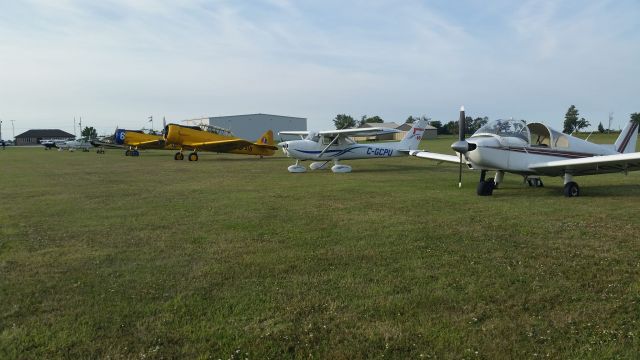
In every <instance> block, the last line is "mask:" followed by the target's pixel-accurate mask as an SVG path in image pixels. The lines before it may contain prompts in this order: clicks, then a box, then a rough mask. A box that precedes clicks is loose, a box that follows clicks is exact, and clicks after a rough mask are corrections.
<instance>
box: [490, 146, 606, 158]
mask: <svg viewBox="0 0 640 360" xmlns="http://www.w3.org/2000/svg"><path fill="white" fill-rule="evenodd" d="M487 147H489V148H492V149H498V150H504V151H515V152H519V153H526V154H534V155H545V156H556V157H564V158H569V159H582V158H588V157H592V156H594V154H589V153H578V152H571V151H558V150H552V149H548V150H547V149H537V148H505V147H493V146H487Z"/></svg>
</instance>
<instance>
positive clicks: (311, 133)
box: [306, 131, 320, 142]
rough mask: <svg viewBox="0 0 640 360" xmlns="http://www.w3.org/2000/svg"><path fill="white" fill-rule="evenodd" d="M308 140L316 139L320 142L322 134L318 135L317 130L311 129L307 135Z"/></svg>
mask: <svg viewBox="0 0 640 360" xmlns="http://www.w3.org/2000/svg"><path fill="white" fill-rule="evenodd" d="M306 139H307V140H311V141H315V142H318V140H320V136H319V135H318V133H317V132H315V131H310V132H309V135H307V138H306Z"/></svg>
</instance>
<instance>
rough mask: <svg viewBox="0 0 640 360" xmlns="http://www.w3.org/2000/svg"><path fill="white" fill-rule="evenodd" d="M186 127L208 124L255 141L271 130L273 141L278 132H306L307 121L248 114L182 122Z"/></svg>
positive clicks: (296, 118) (291, 117) (279, 116)
mask: <svg viewBox="0 0 640 360" xmlns="http://www.w3.org/2000/svg"><path fill="white" fill-rule="evenodd" d="M183 123H186V124H187V125H199V124H203V123H204V124H208V125H214V126H219V127H222V128H225V129H229V130H231V132H232V133H233V134H234V135H235V136H238V137H241V138H243V139H247V140H256V139H258V138H260V136H262V134H264V132H265V131H267V130H269V129H271V130H273V137H274V139H276V141H277V139H279V137H278V132H279V131H287V130H293V131H306V130H307V119H306V118H301V117H293V116H282V115H270V114H248V115H230V116H214V117H209V118H200V119H191V120H183Z"/></svg>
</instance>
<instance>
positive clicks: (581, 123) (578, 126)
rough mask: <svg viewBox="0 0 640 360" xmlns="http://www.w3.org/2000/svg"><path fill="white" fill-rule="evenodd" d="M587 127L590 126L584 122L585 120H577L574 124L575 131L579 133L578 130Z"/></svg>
mask: <svg viewBox="0 0 640 360" xmlns="http://www.w3.org/2000/svg"><path fill="white" fill-rule="evenodd" d="M589 126H591V124H590V123H589V122H588V121H587V120H585V118H580V120H578V121H577V122H576V128H575V129H576V131H577V132H579V131H580V130H582V129H586V128H588V127H589Z"/></svg>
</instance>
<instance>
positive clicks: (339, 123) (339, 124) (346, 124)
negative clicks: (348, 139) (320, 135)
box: [333, 114, 356, 130]
mask: <svg viewBox="0 0 640 360" xmlns="http://www.w3.org/2000/svg"><path fill="white" fill-rule="evenodd" d="M333 124H334V125H335V126H336V129H338V130H340V129H347V128H352V127H355V126H356V121H355V120H354V119H353V118H352V117H351V116H349V115H345V114H338V115H336V117H335V119H333Z"/></svg>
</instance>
